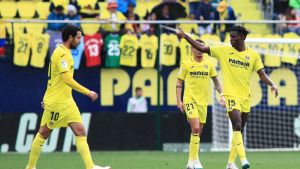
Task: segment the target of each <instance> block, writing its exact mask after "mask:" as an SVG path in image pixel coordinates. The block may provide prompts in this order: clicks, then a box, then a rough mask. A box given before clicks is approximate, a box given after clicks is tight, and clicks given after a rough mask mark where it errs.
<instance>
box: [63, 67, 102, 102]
mask: <svg viewBox="0 0 300 169" xmlns="http://www.w3.org/2000/svg"><path fill="white" fill-rule="evenodd" d="M60 76H61V78H62V80H63V81H64V83H65V84H67V85H68V86H70V87H71V88H72V89H74V90H76V91H77V92H79V93H82V94H84V95H87V96H88V97H90V98H91V99H92V101H96V100H97V98H98V94H97V93H95V92H93V91H90V90H89V89H87V88H85V87H84V86H82V85H80V84H79V83H78V82H76V81H75V80H74V79H73V77H72V75H71V73H70V72H64V73H61V75H60Z"/></svg>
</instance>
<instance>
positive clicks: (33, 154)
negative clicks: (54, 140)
mask: <svg viewBox="0 0 300 169" xmlns="http://www.w3.org/2000/svg"><path fill="white" fill-rule="evenodd" d="M44 143H45V139H44V138H43V137H42V136H41V135H40V133H37V134H36V136H35V138H34V140H33V142H32V145H31V151H30V155H29V161H28V164H27V168H28V169H32V168H34V167H35V166H36V162H37V160H38V159H39V157H40V153H41V151H42V148H43V145H44Z"/></svg>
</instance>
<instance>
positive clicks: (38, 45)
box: [30, 34, 50, 68]
mask: <svg viewBox="0 0 300 169" xmlns="http://www.w3.org/2000/svg"><path fill="white" fill-rule="evenodd" d="M49 38H50V36H49V34H35V35H33V41H32V43H31V46H32V48H31V49H32V50H31V60H30V65H31V66H33V67H37V68H43V67H44V66H45V58H46V56H47V52H48V48H49Z"/></svg>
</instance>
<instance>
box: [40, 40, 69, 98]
mask: <svg viewBox="0 0 300 169" xmlns="http://www.w3.org/2000/svg"><path fill="white" fill-rule="evenodd" d="M65 72H70V73H71V75H72V76H73V74H74V61H73V58H72V54H71V50H70V49H67V48H66V47H64V46H63V45H62V44H59V45H58V46H57V47H56V49H55V50H54V52H53V54H52V56H51V60H50V63H49V68H48V86H47V90H46V93H45V96H44V99H43V100H44V102H45V103H47V102H51V103H68V102H70V101H73V97H72V88H71V87H69V86H68V85H67V84H65V83H64V81H63V80H62V79H61V76H60V75H61V74H62V73H65Z"/></svg>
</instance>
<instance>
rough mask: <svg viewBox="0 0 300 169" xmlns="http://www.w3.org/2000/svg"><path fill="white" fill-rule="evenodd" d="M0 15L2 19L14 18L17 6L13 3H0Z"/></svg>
mask: <svg viewBox="0 0 300 169" xmlns="http://www.w3.org/2000/svg"><path fill="white" fill-rule="evenodd" d="M0 13H1V16H2V18H14V17H15V16H16V14H17V5H16V2H13V1H9V2H7V1H2V2H0Z"/></svg>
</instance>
